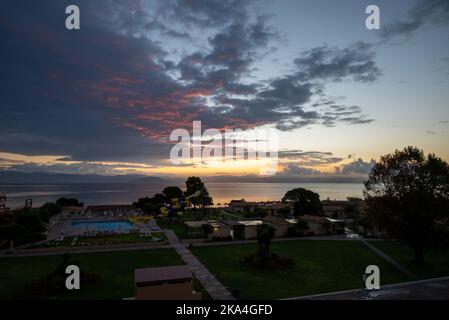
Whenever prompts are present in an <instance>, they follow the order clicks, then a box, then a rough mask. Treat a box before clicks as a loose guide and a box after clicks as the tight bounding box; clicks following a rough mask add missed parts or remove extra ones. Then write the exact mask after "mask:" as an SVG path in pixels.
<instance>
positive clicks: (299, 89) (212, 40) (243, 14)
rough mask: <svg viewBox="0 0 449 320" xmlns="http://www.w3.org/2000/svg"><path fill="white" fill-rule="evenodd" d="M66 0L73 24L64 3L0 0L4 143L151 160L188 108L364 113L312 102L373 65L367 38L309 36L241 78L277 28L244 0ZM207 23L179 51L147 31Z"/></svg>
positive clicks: (302, 118) (219, 116) (209, 123)
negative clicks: (293, 54)
mask: <svg viewBox="0 0 449 320" xmlns="http://www.w3.org/2000/svg"><path fill="white" fill-rule="evenodd" d="M74 3H76V4H78V5H79V6H80V7H81V8H83V10H82V26H81V30H78V31H75V32H72V31H68V30H66V29H65V28H64V21H63V20H64V18H65V16H64V14H63V13H64V12H65V5H66V3H63V2H57V1H49V0H43V1H39V2H29V1H22V0H18V1H5V2H4V3H2V11H1V12H0V37H1V39H2V51H1V59H0V60H1V62H0V70H1V73H0V85H1V86H2V96H1V97H0V109H1V112H2V125H1V126H0V152H11V153H17V154H24V155H42V154H45V155H62V156H67V157H68V159H69V160H72V161H88V162H96V161H120V162H142V163H146V164H148V165H154V164H157V163H160V162H162V161H163V160H164V159H166V158H167V157H168V155H169V148H170V145H169V144H168V143H167V140H168V137H169V134H170V132H171V131H172V130H173V129H176V128H180V127H181V128H191V125H192V121H193V120H201V121H202V122H203V127H204V129H205V128H208V127H214V128H241V129H250V128H254V127H257V126H260V125H266V124H274V125H276V127H277V128H278V129H280V130H293V129H295V128H300V127H303V126H306V125H310V124H320V125H324V126H334V125H337V124H338V123H344V124H365V123H369V122H371V121H372V119H370V118H369V117H368V116H367V115H364V114H363V110H362V108H361V107H359V106H345V105H341V104H337V103H336V102H335V101H333V102H332V103H330V104H325V103H324V104H317V105H316V106H314V107H310V104H312V103H314V102H316V100H317V99H319V98H320V97H322V96H323V95H324V94H325V93H324V91H325V89H326V85H327V84H329V83H331V82H340V81H346V80H352V81H356V82H362V83H365V82H372V81H374V80H376V79H377V78H378V77H379V76H380V74H381V72H380V70H379V68H378V67H377V65H376V63H375V61H374V58H375V57H374V52H373V51H372V48H371V47H370V46H369V45H367V44H363V43H356V44H354V45H352V46H349V47H348V48H337V47H328V46H321V47H318V48H314V49H311V50H308V51H306V52H304V53H303V54H301V55H299V56H298V58H297V59H295V60H294V61H293V62H292V65H293V68H292V69H291V71H290V72H289V73H287V74H283V75H281V76H279V77H276V78H274V79H265V80H263V81H255V80H249V79H253V78H251V74H252V72H253V69H254V67H255V64H256V62H257V60H258V59H259V58H260V57H262V56H263V55H264V54H266V53H267V52H269V51H270V50H271V46H272V45H273V43H275V42H276V41H278V39H279V34H278V32H277V31H276V30H274V29H273V28H272V27H271V26H270V24H269V19H268V18H267V17H266V16H264V15H254V14H252V13H251V12H250V10H249V6H250V5H251V1H242V0H231V1H218V0H217V1H211V0H204V1H187V0H185V1H182V0H179V1H160V2H158V3H159V5H157V6H155V8H157V9H156V10H150V9H149V8H148V6H147V5H146V2H144V1H139V0H132V1H127V2H123V1H114V0H107V2H106V3H105V2H104V1H101V2H99V1H87V0H80V1H75V2H74ZM24 7H26V8H27V10H21V9H20V8H24ZM153 9H154V8H153ZM153 11H154V12H153ZM159 14H160V16H158V15H159ZM158 17H159V18H158ZM171 21H172V22H173V23H170V22H171ZM180 25H182V26H184V27H183V28H181V27H179V26H180ZM203 29H207V39H206V42H205V43H204V44H201V45H199V46H193V45H192V46H190V47H187V49H186V50H184V49H185V48H179V50H178V51H176V53H175V54H173V53H172V50H171V49H169V48H167V47H166V45H167V44H166V43H165V42H164V41H160V38H157V37H156V36H154V37H153V32H154V31H157V32H159V33H160V35H159V36H161V35H162V37H164V36H167V37H169V38H171V39H172V40H173V39H175V40H173V41H176V39H184V40H185V39H193V38H195V37H196V36H198V35H202V34H201V32H202V30H203ZM164 39H166V38H164ZM168 42H170V41H167V43H168ZM336 161H338V158H335V157H332V156H329V157H328V158H326V157H321V158H320V157H317V158H315V159H314V158H312V157H311V158H310V160H309V162H308V163H309V164H310V165H313V163H318V164H320V163H321V164H322V163H334V162H336ZM58 166H59V165H58ZM94 167H95V166H94V165H93V166H92V167H83V168H79V166H78V167H77V166H76V165H71V166H69V167H68V166H67V165H61V166H60V167H53V168H50V169H51V170H53V169H55V170H56V169H57V170H62V169H63V168H66V169H68V170H69V171H70V170H71V171H77V170H78V171H83V170H84V171H83V172H85V171H87V172H90V171H89V170H91V169H92V170H95V168H97V167H98V166H97V167H95V168H94ZM28 168H35V167H33V166H30V165H28ZM22 169H23V170H28V169H27V168H25V167H22ZM36 169H38V168H36ZM97 170H99V171H101V172H105V173H106V172H107V170H109V167H106V169H104V168H97ZM102 170H103V171H102ZM104 170H106V171H104Z"/></svg>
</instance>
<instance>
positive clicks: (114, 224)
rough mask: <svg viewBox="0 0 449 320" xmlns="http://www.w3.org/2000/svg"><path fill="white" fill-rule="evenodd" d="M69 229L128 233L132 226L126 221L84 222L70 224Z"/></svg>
mask: <svg viewBox="0 0 449 320" xmlns="http://www.w3.org/2000/svg"><path fill="white" fill-rule="evenodd" d="M70 227H71V228H73V229H74V230H82V231H86V230H90V231H93V230H95V231H129V230H130V229H131V228H132V224H131V223H129V222H128V221H85V222H72V223H71V224H70Z"/></svg>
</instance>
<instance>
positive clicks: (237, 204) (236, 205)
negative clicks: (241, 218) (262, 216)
mask: <svg viewBox="0 0 449 320" xmlns="http://www.w3.org/2000/svg"><path fill="white" fill-rule="evenodd" d="M257 205H258V203H257V202H247V201H246V200H245V199H241V200H231V202H229V206H228V209H229V211H230V212H232V213H253V212H254V210H255V209H256V207H257Z"/></svg>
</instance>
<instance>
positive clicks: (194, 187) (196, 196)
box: [185, 177, 213, 211]
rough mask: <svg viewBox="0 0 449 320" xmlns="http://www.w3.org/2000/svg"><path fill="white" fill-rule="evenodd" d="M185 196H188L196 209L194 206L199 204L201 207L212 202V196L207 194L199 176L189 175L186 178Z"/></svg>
mask: <svg viewBox="0 0 449 320" xmlns="http://www.w3.org/2000/svg"><path fill="white" fill-rule="evenodd" d="M185 196H186V197H190V198H189V199H190V202H191V203H192V204H193V208H194V210H195V211H196V207H197V206H200V207H201V208H202V209H204V207H206V206H210V205H212V204H213V202H212V197H211V196H210V195H209V192H208V191H207V188H206V186H205V185H204V182H203V181H201V178H199V177H189V178H187V180H186V191H185Z"/></svg>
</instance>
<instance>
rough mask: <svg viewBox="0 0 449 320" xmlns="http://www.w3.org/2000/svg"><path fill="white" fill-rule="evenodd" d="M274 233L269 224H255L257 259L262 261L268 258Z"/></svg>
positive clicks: (266, 260)
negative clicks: (257, 247) (257, 246)
mask: <svg viewBox="0 0 449 320" xmlns="http://www.w3.org/2000/svg"><path fill="white" fill-rule="evenodd" d="M274 235H275V229H274V227H273V226H272V225H270V224H265V223H264V224H261V225H259V226H257V242H258V244H259V259H260V260H261V261H263V262H264V263H266V262H268V260H269V259H270V244H271V240H273V238H274Z"/></svg>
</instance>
